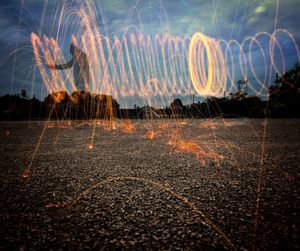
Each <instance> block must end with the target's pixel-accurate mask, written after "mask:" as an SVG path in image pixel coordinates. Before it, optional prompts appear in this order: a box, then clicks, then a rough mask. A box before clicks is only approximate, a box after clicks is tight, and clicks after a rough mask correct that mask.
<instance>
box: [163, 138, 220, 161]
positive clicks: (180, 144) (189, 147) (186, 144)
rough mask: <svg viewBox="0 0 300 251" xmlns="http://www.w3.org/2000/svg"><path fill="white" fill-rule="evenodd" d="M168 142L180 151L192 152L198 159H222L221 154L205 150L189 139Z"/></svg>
mask: <svg viewBox="0 0 300 251" xmlns="http://www.w3.org/2000/svg"><path fill="white" fill-rule="evenodd" d="M169 144H170V145H172V146H173V147H175V149H176V150H178V151H180V152H186V153H192V154H194V155H196V157H197V158H199V159H202V158H210V159H214V160H217V161H218V160H220V159H224V156H223V155H220V154H218V153H214V152H211V151H210V152H208V151H205V150H204V149H203V148H202V147H200V146H199V145H197V144H196V143H193V142H190V141H186V140H175V141H170V142H169Z"/></svg>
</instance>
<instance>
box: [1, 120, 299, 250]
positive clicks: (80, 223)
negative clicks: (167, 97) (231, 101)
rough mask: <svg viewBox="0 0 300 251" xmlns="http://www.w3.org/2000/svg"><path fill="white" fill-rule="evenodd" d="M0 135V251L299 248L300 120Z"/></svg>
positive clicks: (24, 125)
mask: <svg viewBox="0 0 300 251" xmlns="http://www.w3.org/2000/svg"><path fill="white" fill-rule="evenodd" d="M0 128H1V130H0V138H1V141H0V143H1V154H0V163H1V170H0V171H1V172H0V179H1V190H0V191H1V207H0V221H1V226H0V236H1V237H0V250H91V249H92V250H299V207H300V206H299V196H300V195H299V194H300V193H299V192H300V191H299V190H300V188H299V174H300V172H299V170H300V120H282V119H278V120H277V119H276V120H275V119H273V120H272V119H268V120H263V119H251V120H249V119H231V120H230V119H227V120H226V121H225V120H222V119H216V120H168V121H160V120H156V121H146V120H142V121H131V122H130V121H116V123H115V124H114V125H113V126H112V127H110V128H111V129H112V130H108V129H107V128H108V126H107V125H105V123H102V122H97V123H96V122H95V123H94V122H90V123H87V122H76V123H75V122H68V121H64V122H62V121H56V122H33V121H31V122H1V124H0Z"/></svg>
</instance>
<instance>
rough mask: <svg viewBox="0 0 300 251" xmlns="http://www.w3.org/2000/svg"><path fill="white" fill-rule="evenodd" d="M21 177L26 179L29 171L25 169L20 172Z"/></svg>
mask: <svg viewBox="0 0 300 251" xmlns="http://www.w3.org/2000/svg"><path fill="white" fill-rule="evenodd" d="M21 176H22V178H23V179H28V178H30V171H29V170H25V171H24V172H23V173H22V174H21Z"/></svg>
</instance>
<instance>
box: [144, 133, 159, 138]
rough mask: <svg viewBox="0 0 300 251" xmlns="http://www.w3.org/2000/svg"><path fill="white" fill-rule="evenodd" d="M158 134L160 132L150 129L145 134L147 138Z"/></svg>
mask: <svg viewBox="0 0 300 251" xmlns="http://www.w3.org/2000/svg"><path fill="white" fill-rule="evenodd" d="M157 136H158V133H155V132H154V131H148V132H147V133H146V135H145V137H146V138H147V139H154V138H156V137H157Z"/></svg>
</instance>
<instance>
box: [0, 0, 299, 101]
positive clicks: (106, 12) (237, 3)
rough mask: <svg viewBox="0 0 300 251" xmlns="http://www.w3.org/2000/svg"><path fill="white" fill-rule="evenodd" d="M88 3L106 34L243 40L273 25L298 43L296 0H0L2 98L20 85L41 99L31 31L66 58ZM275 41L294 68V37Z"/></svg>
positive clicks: (43, 93) (42, 90)
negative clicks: (56, 45) (46, 38)
mask: <svg viewBox="0 0 300 251" xmlns="http://www.w3.org/2000/svg"><path fill="white" fill-rule="evenodd" d="M87 2H89V3H90V4H91V6H92V7H93V10H94V14H95V17H94V18H95V20H96V25H97V29H98V30H99V32H100V33H101V34H104V35H107V36H112V35H113V34H117V35H118V36H122V35H123V34H124V33H126V32H128V33H129V32H137V31H139V32H142V33H144V34H150V35H152V36H154V35H155V34H157V33H159V34H164V33H169V34H171V35H172V36H187V37H190V38H191V37H192V36H193V34H194V33H196V32H202V33H203V34H205V35H207V36H210V37H213V38H216V39H225V40H227V41H228V40H231V39H235V40H237V41H239V42H240V43H241V42H242V41H243V39H244V38H246V37H247V36H253V35H255V34H256V33H257V32H268V33H272V32H273V31H274V29H275V28H277V29H287V30H288V31H289V32H290V33H291V34H292V35H293V37H294V39H295V41H296V43H297V45H298V46H299V45H300V30H299V23H300V11H299V6H300V0H278V1H277V0H139V1H138V0H97V1H96V0H89V1H88V0H78V1H76V0H1V1H0V95H1V96H2V95H5V94H8V93H9V94H18V93H20V92H21V89H25V90H27V93H28V95H29V96H32V95H35V96H36V97H38V98H40V99H43V98H44V97H45V96H46V95H47V94H48V93H47V89H46V88H45V85H44V83H43V79H42V77H41V75H40V73H39V71H38V69H37V67H36V61H35V58H34V56H33V50H32V45H31V42H30V34H31V33H32V32H34V33H36V34H38V35H40V36H43V35H47V36H50V37H54V38H56V39H57V41H58V42H59V43H60V44H62V48H63V50H64V54H65V56H66V58H68V57H69V54H68V49H67V47H68V45H69V43H70V41H71V36H72V35H73V34H76V32H78V26H79V25H80V24H78V22H79V21H78V20H79V19H78V17H77V16H76V10H78V9H79V7H80V6H82V4H83V5H84V6H86V4H87ZM62 8H64V9H62ZM60 18H61V19H60ZM60 21H61V22H60ZM65 41H67V42H65ZM279 41H280V44H281V45H282V47H283V50H284V55H285V62H286V65H287V66H286V67H287V68H288V67H292V66H293V65H294V64H295V63H296V62H297V55H296V51H295V48H294V46H293V44H292V41H291V39H289V37H288V36H284V35H282V36H281V37H280V38H279ZM263 43H264V42H263V41H262V44H263ZM265 43H267V42H265ZM254 57H255V56H254ZM275 58H276V56H275ZM256 67H257V74H258V75H259V74H262V73H261V72H262V70H260V68H263V66H262V65H261V64H260V63H257V64H256ZM236 80H238V79H236ZM250 80H251V79H250ZM254 82H255V81H254V80H253V84H254V85H255V84H257V83H254ZM127 99H128V100H130V97H127ZM129 103H130V104H131V103H133V101H132V102H129Z"/></svg>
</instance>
